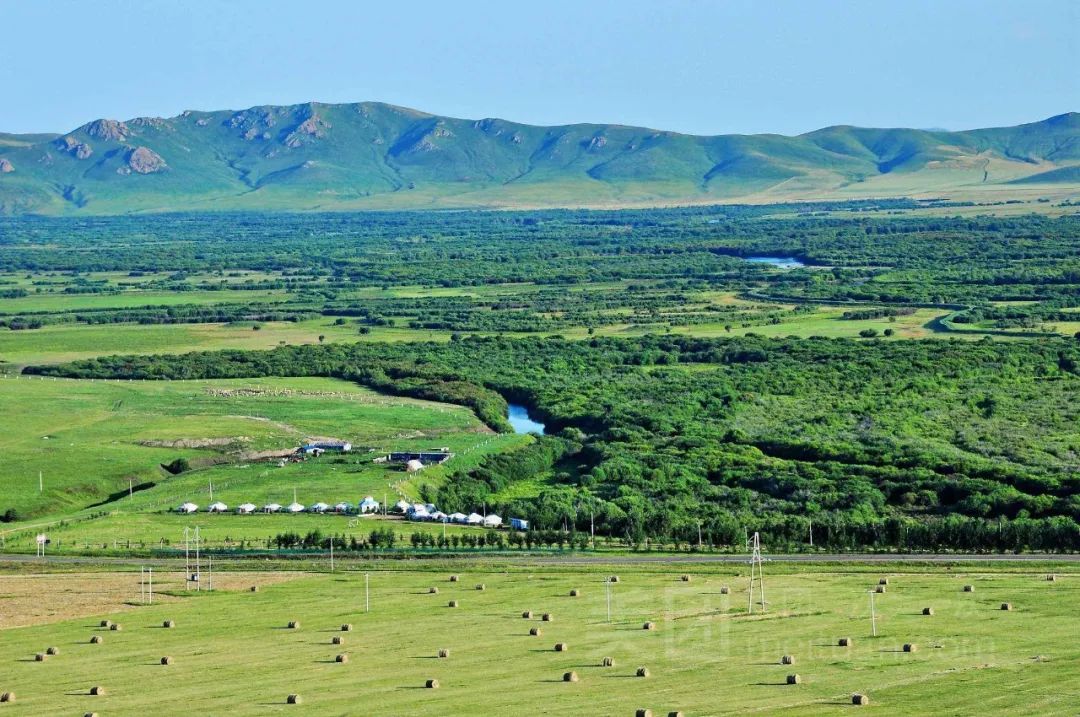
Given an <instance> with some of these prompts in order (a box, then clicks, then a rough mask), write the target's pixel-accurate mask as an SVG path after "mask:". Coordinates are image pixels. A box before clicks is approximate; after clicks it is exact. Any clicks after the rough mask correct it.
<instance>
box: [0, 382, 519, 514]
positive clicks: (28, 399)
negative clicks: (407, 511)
mask: <svg viewBox="0 0 1080 717" xmlns="http://www.w3.org/2000/svg"><path fill="white" fill-rule="evenodd" d="M0 381H2V383H0V452H2V453H3V455H4V472H3V480H2V483H3V487H4V497H3V499H2V503H0V505H3V507H5V509H6V508H9V507H10V508H14V509H16V510H17V511H18V512H19V513H20V514H21V515H24V516H28V517H35V516H39V515H44V514H46V513H49V514H56V513H60V512H63V511H71V510H78V509H81V508H85V507H87V506H88V505H90V504H91V503H94V502H97V501H100V500H103V499H105V498H107V497H108V496H109V495H110V494H112V493H116V492H120V491H124V490H126V489H127V487H128V483H129V478H130V479H132V480H133V481H134V482H135V483H140V482H143V481H155V482H157V483H159V485H158V486H157V487H155V488H154V489H152V490H148V491H145V492H141V493H138V494H136V497H135V498H134V499H131V500H130V501H129V502H130V503H131V505H130V507H129V506H128V505H127V504H124V505H122V506H120V507H122V508H124V509H129V510H162V509H165V508H167V507H174V506H172V505H170V502H171V501H174V500H176V501H177V502H183V501H184V500H195V501H196V502H202V501H201V500H200V498H201V491H208V489H209V481H210V480H211V479H213V480H214V481H215V482H216V483H217V484H218V486H219V492H218V493H217V494H216V495H215V497H220V498H221V499H222V500H229V501H235V502H243V501H244V500H251V501H259V500H267V499H275V500H279V502H287V501H282V500H280V499H281V498H282V497H283V496H285V495H286V494H288V497H289V498H290V501H288V502H291V494H292V488H293V487H294V486H301V487H304V490H305V499H308V502H315V501H316V500H320V499H321V500H324V501H325V502H328V503H336V502H337V501H340V500H349V501H350V502H355V501H356V500H357V499H358V497H363V494H362V493H361V495H360V496H357V495H356V492H358V491H362V490H370V491H372V492H380V493H381V489H380V488H381V487H382V486H384V485H385V484H386V483H387V482H388V481H397V480H400V478H402V477H404V476H403V474H402V475H401V476H392V477H390V478H388V477H387V476H388V473H387V470H388V469H386V468H381V467H380V468H376V467H373V466H372V465H371V464H370V462H369V460H370V457H369V456H367V455H366V454H361V453H359V452H357V453H354V454H351V456H350V457H349V459H348V460H350V461H353V463H341V464H337V463H334V462H333V460H332V459H331V458H330V457H329V456H325V457H323V458H322V459H319V461H311V462H309V463H308V464H304V465H295V466H289V467H287V468H284V469H278V468H276V467H273V468H271V467H269V466H268V464H267V463H266V462H260V463H257V464H256V463H254V462H251V461H247V460H241V454H243V453H250V452H253V451H260V450H274V449H276V450H280V449H288V448H291V447H295V446H296V445H298V444H299V443H300V442H301V441H302V440H304V439H306V438H308V437H311V436H334V437H339V438H343V439H347V440H350V441H351V442H353V444H354V445H355V446H357V450H358V451H360V450H363V449H365V448H368V447H372V448H378V449H379V450H388V449H390V448H398V447H400V448H406V447H411V448H414V449H418V448H431V447H433V445H436V446H443V445H446V446H450V447H452V448H453V449H454V450H456V451H459V452H462V453H464V451H465V450H466V449H470V448H473V447H474V446H476V445H478V444H481V443H486V442H487V441H488V439H490V438H492V434H490V432H489V431H488V429H487V428H486V427H484V426H483V425H482V424H481V423H480V422H479V420H477V418H476V417H475V416H474V415H473V414H472V412H471V411H469V410H468V409H466V408H463V407H460V406H450V405H446V404H438V403H432V402H425V401H417V400H412V399H401V398H393V397H387V396H382V395H380V394H377V393H374V392H372V391H369V390H367V389H365V388H363V387H360V386H357V385H355V384H351V383H347V382H343V381H335V380H332V379H319V378H292V379H259V380H224V381H191V382H187V381H174V382H169V381H159V382H156V381H146V382H122V383H117V382H111V383H110V382H104V381H72V380H60V381H54V380H40V379H30V378H21V379H14V378H6V379H0ZM237 389H248V390H254V389H257V390H259V391H260V392H259V393H257V394H255V395H243V394H235V393H230V394H221V393H220V392H221V391H235V390H237ZM215 392H218V393H215ZM286 392H287V393H286ZM206 439H229V444H228V445H220V446H208V447H183V446H181V445H178V444H176V441H180V440H185V441H205V440H206ZM517 440H518V439H515V438H509V439H505V440H501V439H500V441H497V442H496V443H494V444H490V443H487V444H486V445H485V446H484V447H483V448H481V449H478V450H476V451H475V452H472V451H470V453H468V454H464V455H463V456H462V457H461V459H460V462H461V464H462V465H465V464H467V463H468V462H469V461H472V460H478V459H479V457H480V456H481V455H482V454H483V451H485V450H489V446H492V445H494V446H497V447H502V446H503V445H506V446H510V445H513V444H514V443H515V441H517ZM173 446H175V447H173ZM465 456H468V457H465ZM179 457H186V458H188V459H189V460H191V461H192V462H193V464H194V465H200V464H206V463H211V462H215V461H226V462H228V463H230V464H231V465H222V466H215V467H213V468H209V469H207V470H204V471H194V472H192V473H191V474H185V475H181V476H179V477H171V478H170V477H167V474H166V473H165V472H164V471H162V469H161V468H160V467H159V464H161V463H167V462H170V461H172V460H174V459H176V458H179ZM455 460H457V459H455ZM358 461H359V463H357V462H358ZM444 470H446V469H445V468H434V469H431V470H430V472H425V473H423V474H422V475H423V476H424V477H423V480H425V481H430V482H432V483H435V484H437V482H438V481H439V480H440V479H441V475H442V472H443V471H444ZM39 471H40V472H41V473H42V475H43V477H44V486H45V490H44V492H39V491H38V487H39V486H38V473H39ZM403 490H404V491H405V492H410V491H414V490H415V487H414V486H412V485H411V484H409V483H406V484H405V485H404V486H403ZM334 494H336V495H334ZM316 495H318V497H316ZM309 496H310V498H309ZM207 502H208V501H207Z"/></svg>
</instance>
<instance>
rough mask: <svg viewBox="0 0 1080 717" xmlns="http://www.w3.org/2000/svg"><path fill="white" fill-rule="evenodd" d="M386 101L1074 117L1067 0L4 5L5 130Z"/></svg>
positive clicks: (743, 120) (717, 117)
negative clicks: (294, 105)
mask: <svg viewBox="0 0 1080 717" xmlns="http://www.w3.org/2000/svg"><path fill="white" fill-rule="evenodd" d="M308 100H318V101H322V102H353V101H359V100H379V101H384V102H392V103H395V104H400V105H406V106H409V107H415V108H417V109H422V110H426V111H429V112H434V113H438V114H446V115H452V116H457V117H466V118H480V117H502V118H506V119H510V120H516V121H521V122H529V123H535V124H558V123H568V122H582V121H592V122H619V123H623V124H634V125H645V126H649V127H656V128H662V129H671V130H678V131H683V132H692V133H697V134H721V133H730V132H747V133H749V132H780V133H784V134H795V133H799V132H804V131H808V130H811V129H815V128H818V127H822V126H826V125H830V124H857V125H864V126H902V127H920V128H931V127H941V128H947V129H964V128H972V127H985V126H1000V125H1010V124H1018V123H1021V122H1027V121H1034V120H1038V119H1043V118H1045V117H1048V116H1051V115H1055V114H1060V113H1062V112H1066V111H1080V1H1077V0H1015V1H1012V2H1005V1H1002V0H894V1H893V2H885V1H884V0H848V1H842V0H835V1H828V0H821V1H813V0H747V1H745V2H742V1H731V2H721V1H720V0H716V1H713V2H709V1H708V0H697V1H694V0H662V1H657V2H644V1H642V0H612V1H610V2H609V1H606V0H605V1H601V0H597V1H593V2H591V1H590V0H577V1H564V0H544V1H542V2H539V1H537V2H501V3H495V2H465V1H463V0H438V1H437V2H428V1H426V0H411V1H409V2H370V1H368V0H288V1H287V2H279V1H278V0H258V1H254V0H206V1H203V0H188V1H183V0H171V1H166V0H127V1H125V0H79V1H75V0H70V1H69V0H0V131H8V132H32V131H55V132H60V131H66V130H69V129H72V128H74V127H76V126H78V125H80V124H82V123H84V122H86V121H88V120H90V119H94V118H97V117H113V118H117V119H128V118H131V117H136V116H143V115H151V116H172V115H175V114H178V113H179V112H181V111H182V110H185V109H205V110H213V109H226V108H230V109H242V108H246V107H249V106H251V105H256V104H288V103H296V102H304V101H308Z"/></svg>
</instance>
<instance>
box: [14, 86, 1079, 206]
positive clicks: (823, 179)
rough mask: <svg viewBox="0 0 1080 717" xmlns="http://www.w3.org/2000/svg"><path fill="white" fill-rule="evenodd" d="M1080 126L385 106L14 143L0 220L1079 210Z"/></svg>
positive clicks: (160, 124) (140, 126)
mask: <svg viewBox="0 0 1080 717" xmlns="http://www.w3.org/2000/svg"><path fill="white" fill-rule="evenodd" d="M1078 192H1080V113H1068V114H1063V115H1059V116H1056V117H1051V118H1049V119H1046V120H1043V121H1041V122H1034V123H1031V124H1024V125H1019V126H1015V127H999V128H991V129H977V130H969V131H959V132H950V131H941V130H916V129H868V128H860V127H851V126H835V127H827V128H824V129H820V130H816V131H813V132H809V133H806V134H802V135H798V136H793V137H792V136H783V135H775V134H759V135H716V136H694V135H687V134H680V133H677V132H667V131H662V130H653V129H646V128H642V127H629V126H624V125H612V124H574V125H562V126H552V127H543V126H535V125H527V124H519V123H515V122H509V121H506V120H501V119H481V120H465V119H456V118H451V117H443V116H438V115H432V114H428V113H425V112H420V111H417V110H412V109H407V108H404V107H396V106H393V105H388V104H382V103H377V102H361V103H355V104H320V103H307V104H300V105H289V106H261V107H252V108H250V109H246V110H242V111H232V110H221V111H216V112H199V111H187V112H183V113H181V114H180V115H178V116H176V117H171V118H168V119H163V118H156V117H140V118H136V119H132V120H127V121H118V120H111V119H99V120H94V121H93V122H89V123H88V124H85V125H83V126H82V127H79V128H78V129H76V130H74V131H72V132H69V133H68V134H63V135H54V134H34V135H18V134H2V133H0V213H6V214H28V213H42V214H64V213H74V214H79V213H87V214H117V213H126V212H142V211H212V210H234V209H250V210H289V211H294V210H299V211H303V210H334V209H393V208H400V209H415V208H466V207H553V206H558V207H577V206H593V207H614V206H642V205H671V204H691V203H719V202H768V201H792V200H817V199H842V198H850V199H854V198H868V197H898V196H912V197H942V196H945V197H955V198H964V197H967V198H970V197H979V198H985V199H987V200H994V199H1001V198H1007V197H1013V196H1032V197H1034V196H1043V195H1057V196H1062V195H1065V196H1075V195H1076V194H1077V193H1078Z"/></svg>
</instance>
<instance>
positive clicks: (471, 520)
mask: <svg viewBox="0 0 1080 717" xmlns="http://www.w3.org/2000/svg"><path fill="white" fill-rule="evenodd" d="M465 522H466V523H468V524H469V525H480V524H482V523H483V522H484V516H482V515H480V514H479V513H469V516H468V517H467V518H465Z"/></svg>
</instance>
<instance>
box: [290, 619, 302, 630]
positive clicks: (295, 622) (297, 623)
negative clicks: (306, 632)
mask: <svg viewBox="0 0 1080 717" xmlns="http://www.w3.org/2000/svg"><path fill="white" fill-rule="evenodd" d="M289 629H290V630H299V629H300V621H299V620H289Z"/></svg>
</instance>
